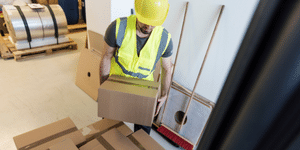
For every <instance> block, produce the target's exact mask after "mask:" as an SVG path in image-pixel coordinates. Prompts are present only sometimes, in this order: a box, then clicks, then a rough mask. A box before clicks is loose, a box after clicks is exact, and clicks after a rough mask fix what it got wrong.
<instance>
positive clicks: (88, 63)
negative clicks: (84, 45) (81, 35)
mask: <svg viewBox="0 0 300 150" xmlns="http://www.w3.org/2000/svg"><path fill="white" fill-rule="evenodd" d="M101 55H102V54H101V53H100V52H98V51H95V50H92V49H83V50H81V53H80V57H79V61H78V65H77V72H76V77H75V84H76V85H77V86H78V87H79V88H81V89H82V90H83V91H84V92H86V93H87V94H88V95H89V96H90V97H92V98H93V99H94V100H95V101H96V100H97V96H98V88H99V87H100V75H99V72H100V70H99V69H100V62H101V57H102V56H101Z"/></svg>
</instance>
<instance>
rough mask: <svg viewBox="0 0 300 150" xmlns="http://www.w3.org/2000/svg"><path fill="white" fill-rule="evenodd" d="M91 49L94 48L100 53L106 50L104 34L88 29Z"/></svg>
mask: <svg viewBox="0 0 300 150" xmlns="http://www.w3.org/2000/svg"><path fill="white" fill-rule="evenodd" d="M88 37H89V42H90V47H89V48H90V49H94V50H96V51H98V52H100V53H103V52H104V42H105V41H104V36H103V35H102V34H99V33H96V32H94V31H91V30H88Z"/></svg>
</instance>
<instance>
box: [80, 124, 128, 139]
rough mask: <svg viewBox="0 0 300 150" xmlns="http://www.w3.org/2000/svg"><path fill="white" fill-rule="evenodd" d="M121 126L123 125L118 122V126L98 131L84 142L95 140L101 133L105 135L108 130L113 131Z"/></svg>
mask: <svg viewBox="0 0 300 150" xmlns="http://www.w3.org/2000/svg"><path fill="white" fill-rule="evenodd" d="M122 125H124V123H123V122H120V123H118V124H115V125H113V126H111V127H109V128H107V129H105V130H103V131H100V132H99V133H96V134H94V135H93V136H91V137H89V138H88V139H86V141H91V140H93V139H95V138H98V137H100V136H101V134H103V133H105V132H107V131H109V130H111V129H113V128H118V127H120V126H122Z"/></svg>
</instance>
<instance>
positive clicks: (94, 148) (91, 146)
mask: <svg viewBox="0 0 300 150" xmlns="http://www.w3.org/2000/svg"><path fill="white" fill-rule="evenodd" d="M79 150H106V148H104V146H103V145H102V144H100V142H99V141H98V140H97V139H94V140H92V141H90V142H88V143H87V144H85V145H83V146H81V147H80V148H79Z"/></svg>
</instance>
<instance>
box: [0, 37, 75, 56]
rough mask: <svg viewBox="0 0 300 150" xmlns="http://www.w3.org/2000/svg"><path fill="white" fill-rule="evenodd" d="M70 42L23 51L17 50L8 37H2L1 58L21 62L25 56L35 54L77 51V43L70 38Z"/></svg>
mask: <svg viewBox="0 0 300 150" xmlns="http://www.w3.org/2000/svg"><path fill="white" fill-rule="evenodd" d="M69 39H70V40H69V42H66V43H60V44H53V45H46V46H41V47H36V48H32V49H22V50H18V49H16V48H15V46H14V44H12V43H11V42H10V41H9V40H8V38H7V36H5V37H1V44H2V46H1V47H2V48H1V57H2V58H4V59H7V58H14V59H15V60H19V59H21V58H22V57H24V56H28V55H33V54H40V53H46V54H51V53H52V52H53V51H55V50H62V49H69V50H76V49H77V43H76V42H74V41H73V40H72V39H71V38H69Z"/></svg>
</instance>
